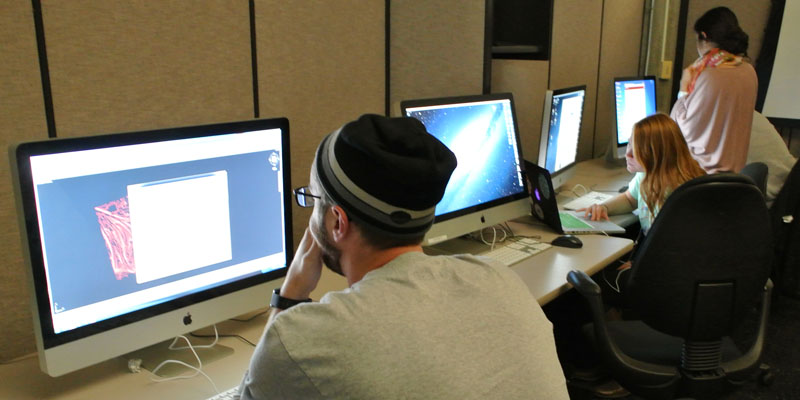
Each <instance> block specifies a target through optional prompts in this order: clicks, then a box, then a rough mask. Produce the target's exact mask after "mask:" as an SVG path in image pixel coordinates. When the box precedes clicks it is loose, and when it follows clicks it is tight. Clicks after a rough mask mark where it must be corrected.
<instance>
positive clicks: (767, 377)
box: [758, 364, 775, 386]
mask: <svg viewBox="0 0 800 400" xmlns="http://www.w3.org/2000/svg"><path fill="white" fill-rule="evenodd" d="M758 369H759V371H760V372H759V374H758V384H759V385H761V386H772V383H773V382H775V374H773V373H772V371H771V369H770V367H769V365H767V364H761V365H760V366H759V367H758Z"/></svg>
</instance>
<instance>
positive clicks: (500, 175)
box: [401, 93, 530, 244]
mask: <svg viewBox="0 0 800 400" xmlns="http://www.w3.org/2000/svg"><path fill="white" fill-rule="evenodd" d="M513 104H514V103H513V98H512V97H511V94H510V93H500V94H490V95H476V96H464V97H451V98H441V99H426V100H410V101H404V102H402V103H401V108H402V111H403V114H404V115H405V116H409V117H413V118H416V119H418V120H420V121H422V123H423V124H424V125H425V128H426V129H427V130H428V132H430V133H431V134H432V135H433V136H435V137H436V138H438V139H439V140H440V141H441V142H442V143H444V144H445V145H446V146H447V147H448V148H449V149H450V150H451V151H452V152H453V153H455V155H456V158H457V159H458V166H457V167H456V169H455V171H453V174H452V175H451V177H450V181H449V182H448V184H447V188H446V189H445V193H444V197H443V198H442V200H441V201H440V202H439V204H437V206H436V218H435V221H434V227H433V228H432V229H431V232H430V233H429V235H428V236H427V237H428V238H429V240H428V241H427V242H426V243H429V244H432V243H433V242H437V241H441V240H446V239H448V238H452V237H457V236H461V235H464V234H466V233H469V232H472V231H475V230H478V229H480V228H482V227H485V226H491V225H493V224H496V223H500V222H504V221H506V220H508V219H510V218H516V217H519V216H521V215H524V214H526V213H529V212H530V206H529V204H527V201H528V191H527V183H526V182H525V179H524V177H523V175H522V166H521V162H522V157H521V149H520V144H519V143H520V142H519V134H518V132H517V127H516V123H515V120H516V119H515V115H514V106H513ZM520 200H523V201H522V203H524V204H525V205H524V206H520V205H519V204H516V203H518V202H519V201H520ZM512 214H513V216H510V215H512ZM459 219H460V221H459ZM456 225H458V226H456Z"/></svg>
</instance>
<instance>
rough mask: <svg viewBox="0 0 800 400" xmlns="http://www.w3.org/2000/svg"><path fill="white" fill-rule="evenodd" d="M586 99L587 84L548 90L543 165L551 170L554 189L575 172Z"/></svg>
mask: <svg viewBox="0 0 800 400" xmlns="http://www.w3.org/2000/svg"><path fill="white" fill-rule="evenodd" d="M585 100H586V86H585V85H583V86H575V87H570V88H564V89H557V90H548V91H547V92H546V93H545V98H544V112H543V113H542V135H541V142H540V143H539V166H540V167H542V168H545V169H547V171H548V172H550V178H551V179H552V181H553V189H558V188H559V187H560V186H561V185H563V184H564V182H566V181H567V180H569V178H570V177H571V176H572V174H573V172H574V168H572V167H573V166H574V165H575V161H576V159H577V155H578V141H579V140H580V136H581V135H580V134H581V119H582V117H583V104H584V101H585Z"/></svg>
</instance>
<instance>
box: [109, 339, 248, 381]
mask: <svg viewBox="0 0 800 400" xmlns="http://www.w3.org/2000/svg"><path fill="white" fill-rule="evenodd" d="M171 343H172V339H170V340H167V341H165V342H161V343H156V344H154V345H152V346H149V347H145V348H143V349H139V350H136V351H133V352H130V353H128V354H125V355H123V356H122V357H123V358H125V359H127V360H128V368H129V369H130V370H131V372H138V369H139V368H144V369H146V370H148V371H150V372H153V370H154V369H155V368H156V367H157V366H158V365H159V364H161V363H162V362H163V361H165V360H177V361H182V362H185V363H186V364H189V365H192V366H195V367H197V358H196V357H195V356H194V353H192V351H191V350H190V349H188V348H184V347H187V343H186V341H185V340H183V339H178V340H177V341H176V342H175V345H174V346H173V347H177V348H179V350H170V348H169V345H170V344H171ZM209 344H210V342H209ZM192 345H193V346H194V351H196V352H197V356H198V357H200V361H201V362H202V363H203V366H205V365H206V364H208V363H211V362H214V361H216V360H219V359H221V358H223V357H227V356H229V355H232V354H233V349H232V348H230V347H228V346H223V345H221V344H219V342H217V344H215V345H214V346H212V347H198V346H202V344H197V343H192ZM194 371H195V370H193V369H191V368H189V367H186V366H185V365H182V364H179V363H166V364H164V365H163V366H162V367H161V368H159V369H158V371H156V374H155V375H156V376H159V377H162V378H172V377H175V376H178V375H183V374H187V373H193V372H194Z"/></svg>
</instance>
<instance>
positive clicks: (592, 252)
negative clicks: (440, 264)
mask: <svg viewBox="0 0 800 400" xmlns="http://www.w3.org/2000/svg"><path fill="white" fill-rule="evenodd" d="M508 224H509V226H510V227H511V229H512V230H513V231H514V234H516V235H521V236H530V237H534V238H537V240H539V241H541V242H547V243H549V242H551V241H552V240H553V239H554V238H555V237H557V236H559V234H557V233H555V232H554V231H553V230H552V229H550V227H548V226H547V225H545V224H543V223H541V222H540V221H538V220H536V219H535V218H533V217H523V218H518V219H516V220H514V221H509V222H508ZM580 239H581V241H582V242H583V247H582V248H580V249H570V248H565V247H556V246H552V247H550V248H549V249H547V250H544V251H542V252H541V253H539V254H536V255H534V256H533V257H530V258H527V259H525V260H523V261H521V262H519V263H517V264H514V265H512V266H511V269H512V270H513V271H514V272H516V273H517V274H519V276H520V278H522V280H523V282H525V284H526V285H527V286H528V289H529V290H530V292H531V294H532V295H533V296H534V297H536V300H537V301H538V302H539V304H540V305H545V304H547V303H548V302H550V301H552V300H553V299H555V298H556V297H558V296H559V295H560V294H561V293H564V292H566V291H567V290H569V288H570V286H569V285H568V284H567V273H568V272H569V271H571V270H573V269H578V270H581V271H584V272H586V273H587V274H589V275H593V274H594V273H596V272H598V271H600V270H601V269H603V268H604V267H606V266H607V265H609V264H610V263H611V262H613V261H614V260H616V259H618V258H620V257H622V256H623V255H624V254H625V253H627V252H629V251H630V250H631V249H633V241H632V240H630V239H626V238H620V237H613V236H604V235H580ZM499 245H502V244H499ZM488 250H489V246H488V245H485V244H483V243H481V242H478V241H476V240H471V239H462V238H459V239H454V240H450V241H447V242H444V243H440V244H437V245H436V246H435V248H433V249H426V252H427V253H429V254H456V253H470V254H481V253H483V252H486V251H488Z"/></svg>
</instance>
